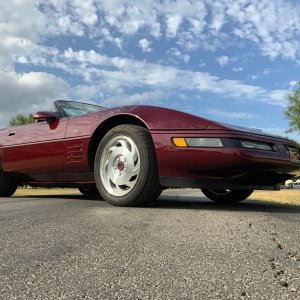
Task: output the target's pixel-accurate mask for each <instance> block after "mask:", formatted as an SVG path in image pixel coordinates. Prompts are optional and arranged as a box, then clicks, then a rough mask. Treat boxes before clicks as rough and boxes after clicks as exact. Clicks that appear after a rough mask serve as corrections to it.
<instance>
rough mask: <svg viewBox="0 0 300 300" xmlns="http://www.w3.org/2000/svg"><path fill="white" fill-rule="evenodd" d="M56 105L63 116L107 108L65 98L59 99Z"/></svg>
mask: <svg viewBox="0 0 300 300" xmlns="http://www.w3.org/2000/svg"><path fill="white" fill-rule="evenodd" d="M54 105H55V107H56V109H57V110H58V111H59V112H60V113H61V114H62V115H63V116H67V117H72V116H81V115H86V114H89V113H93V112H97V111H102V110H105V109H106V108H105V107H102V106H98V105H94V104H88V103H82V102H75V101H65V100H57V101H55V103H54Z"/></svg>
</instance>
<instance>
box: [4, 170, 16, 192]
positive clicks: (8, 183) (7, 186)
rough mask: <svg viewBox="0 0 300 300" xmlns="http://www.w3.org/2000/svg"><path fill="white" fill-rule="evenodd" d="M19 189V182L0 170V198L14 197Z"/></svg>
mask: <svg viewBox="0 0 300 300" xmlns="http://www.w3.org/2000/svg"><path fill="white" fill-rule="evenodd" d="M17 187H18V184H17V182H16V181H15V180H14V179H13V178H11V177H8V176H6V175H5V174H4V173H2V172H1V170H0V197H10V196H12V195H13V194H14V192H15V191H16V189H17Z"/></svg>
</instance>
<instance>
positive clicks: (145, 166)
mask: <svg viewBox="0 0 300 300" xmlns="http://www.w3.org/2000/svg"><path fill="white" fill-rule="evenodd" d="M94 174H95V181H96V184H97V188H98V190H99V192H100V195H101V196H102V198H103V199H104V200H106V201H107V202H109V203H110V204H112V205H116V206H141V205H145V204H148V203H150V202H152V201H154V200H155V199H157V197H158V196H159V195H160V193H161V191H162V188H161V186H160V184H159V180H158V168H157V161H156V155H155V149H154V145H153V142H152V138H151V136H150V133H149V131H148V130H147V129H145V128H143V127H140V126H136V125H120V126H116V127H114V128H113V129H111V130H110V131H109V132H107V134H106V135H105V136H104V137H103V139H102V140H101V142H100V144H99V146H98V149H97V152H96V156H95V164H94Z"/></svg>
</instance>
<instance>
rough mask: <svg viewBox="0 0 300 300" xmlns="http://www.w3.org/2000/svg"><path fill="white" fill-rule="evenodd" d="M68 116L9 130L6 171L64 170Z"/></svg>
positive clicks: (4, 156)
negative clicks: (64, 144)
mask: <svg viewBox="0 0 300 300" xmlns="http://www.w3.org/2000/svg"><path fill="white" fill-rule="evenodd" d="M67 124H68V118H61V119H56V120H55V121H54V122H53V123H51V124H48V123H47V122H46V121H45V122H38V123H34V124H29V125H23V126H16V127H11V128H9V129H7V131H6V135H5V136H4V137H3V153H2V167H3V170H4V171H6V172H11V173H23V174H53V173H58V172H62V171H63V139H64V135H65V132H66V128H67Z"/></svg>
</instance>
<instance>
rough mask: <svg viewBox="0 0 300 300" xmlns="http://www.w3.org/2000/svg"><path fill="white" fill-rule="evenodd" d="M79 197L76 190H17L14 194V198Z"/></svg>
mask: <svg viewBox="0 0 300 300" xmlns="http://www.w3.org/2000/svg"><path fill="white" fill-rule="evenodd" d="M71 194H72V195H73V194H74V195H81V193H80V192H79V191H78V189H71V188H51V189H47V188H37V189H34V188H27V189H22V188H19V189H17V191H16V192H15V193H14V196H21V197H28V196H53V195H71Z"/></svg>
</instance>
